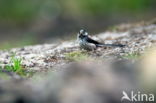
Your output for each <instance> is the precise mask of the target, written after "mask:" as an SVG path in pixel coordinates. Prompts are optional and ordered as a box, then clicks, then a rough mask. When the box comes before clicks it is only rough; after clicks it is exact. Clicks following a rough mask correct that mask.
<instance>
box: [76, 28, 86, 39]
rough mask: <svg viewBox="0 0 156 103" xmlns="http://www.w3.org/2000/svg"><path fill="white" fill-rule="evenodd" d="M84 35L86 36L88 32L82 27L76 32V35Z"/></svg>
mask: <svg viewBox="0 0 156 103" xmlns="http://www.w3.org/2000/svg"><path fill="white" fill-rule="evenodd" d="M85 36H88V32H87V31H86V30H84V29H81V30H80V31H79V33H78V37H79V38H81V37H85Z"/></svg>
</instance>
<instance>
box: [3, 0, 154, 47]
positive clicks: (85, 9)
mask: <svg viewBox="0 0 156 103" xmlns="http://www.w3.org/2000/svg"><path fill="white" fill-rule="evenodd" d="M155 9H156V0H0V36H1V38H0V49H8V48H13V47H22V46H24V45H32V44H38V43H52V42H56V41H57V40H63V39H68V38H69V37H70V36H72V37H76V36H75V35H76V32H78V31H79V29H80V28H86V29H87V30H89V32H91V33H98V32H102V31H104V30H105V29H106V28H108V27H109V26H113V25H116V24H120V23H129V22H135V21H138V20H150V19H152V18H154V17H155V16H156V13H155ZM70 38H71V37H70Z"/></svg>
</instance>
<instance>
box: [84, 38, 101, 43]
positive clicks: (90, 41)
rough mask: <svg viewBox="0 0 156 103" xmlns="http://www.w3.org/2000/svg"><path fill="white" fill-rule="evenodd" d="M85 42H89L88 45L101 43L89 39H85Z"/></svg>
mask: <svg viewBox="0 0 156 103" xmlns="http://www.w3.org/2000/svg"><path fill="white" fill-rule="evenodd" d="M86 40H87V42H89V43H94V44H101V43H99V42H98V41H95V40H93V39H91V38H89V37H87V38H86Z"/></svg>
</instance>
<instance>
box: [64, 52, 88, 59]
mask: <svg viewBox="0 0 156 103" xmlns="http://www.w3.org/2000/svg"><path fill="white" fill-rule="evenodd" d="M65 58H66V59H67V60H70V61H82V60H87V59H89V58H90V57H89V55H88V54H87V53H85V52H82V51H74V52H70V53H66V54H65Z"/></svg>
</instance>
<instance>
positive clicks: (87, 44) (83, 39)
mask: <svg viewBox="0 0 156 103" xmlns="http://www.w3.org/2000/svg"><path fill="white" fill-rule="evenodd" d="M78 42H79V45H80V48H82V49H85V50H95V49H96V48H98V47H124V46H125V45H122V44H104V43H100V42H98V41H95V40H93V39H92V38H90V37H89V36H88V33H87V32H86V31H85V30H83V29H81V30H80V31H79V33H78Z"/></svg>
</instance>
